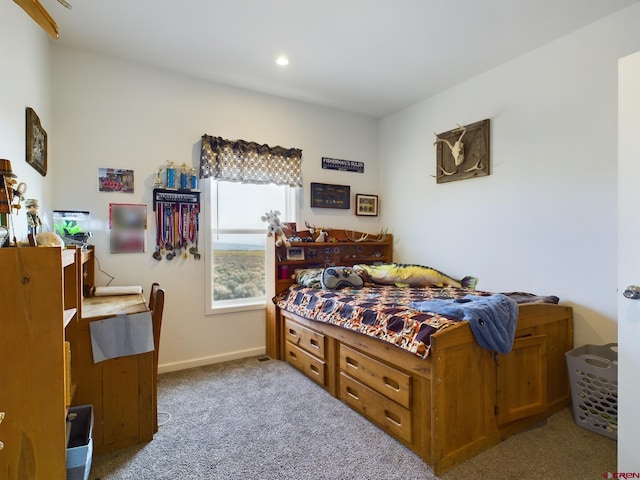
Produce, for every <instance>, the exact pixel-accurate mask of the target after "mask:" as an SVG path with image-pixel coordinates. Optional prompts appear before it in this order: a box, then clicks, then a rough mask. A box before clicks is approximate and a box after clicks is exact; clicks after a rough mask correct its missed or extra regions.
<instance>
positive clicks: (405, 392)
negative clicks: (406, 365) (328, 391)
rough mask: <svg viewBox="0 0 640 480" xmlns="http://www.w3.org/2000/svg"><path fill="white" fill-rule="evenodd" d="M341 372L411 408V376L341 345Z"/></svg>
mask: <svg viewBox="0 0 640 480" xmlns="http://www.w3.org/2000/svg"><path fill="white" fill-rule="evenodd" d="M340 370H342V371H343V372H346V373H347V374H348V375H349V376H351V377H353V378H355V379H356V380H359V381H360V382H362V383H364V384H365V385H367V386H369V387H371V388H372V389H374V390H375V391H377V392H378V393H381V394H382V395H384V396H385V397H387V398H390V399H391V400H393V401H394V402H396V403H399V404H400V405H402V406H403V407H405V408H411V377H410V376H409V375H407V374H405V373H402V372H400V371H398V370H396V369H395V368H392V367H389V366H388V365H386V364H384V363H381V362H379V361H378V360H374V359H373V358H371V357H369V356H367V355H365V354H363V353H360V352H358V351H357V350H353V349H352V348H349V347H346V346H344V345H340Z"/></svg>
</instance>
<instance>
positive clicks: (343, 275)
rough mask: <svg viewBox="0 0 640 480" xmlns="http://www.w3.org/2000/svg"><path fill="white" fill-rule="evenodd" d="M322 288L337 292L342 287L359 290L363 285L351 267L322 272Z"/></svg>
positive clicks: (328, 269)
mask: <svg viewBox="0 0 640 480" xmlns="http://www.w3.org/2000/svg"><path fill="white" fill-rule="evenodd" d="M320 283H321V284H322V288H325V289H328V290H337V289H339V288H344V287H353V288H361V287H362V285H364V282H363V281H362V277H360V275H358V274H357V273H356V272H355V271H354V270H353V268H351V267H329V268H325V269H324V270H323V271H322V276H321V277H320Z"/></svg>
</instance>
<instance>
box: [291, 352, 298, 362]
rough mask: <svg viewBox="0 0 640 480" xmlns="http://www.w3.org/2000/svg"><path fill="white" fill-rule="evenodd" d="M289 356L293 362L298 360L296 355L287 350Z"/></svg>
mask: <svg viewBox="0 0 640 480" xmlns="http://www.w3.org/2000/svg"><path fill="white" fill-rule="evenodd" d="M289 356H290V357H291V358H293V359H294V360H297V359H298V357H297V356H296V354H295V353H294V352H292V351H291V350H289Z"/></svg>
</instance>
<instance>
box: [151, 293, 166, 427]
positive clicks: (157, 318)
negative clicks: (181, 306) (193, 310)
mask: <svg viewBox="0 0 640 480" xmlns="http://www.w3.org/2000/svg"><path fill="white" fill-rule="evenodd" d="M164 295H165V291H164V288H160V285H159V284H158V283H154V284H153V285H152V286H151V294H150V295H149V310H150V311H151V322H152V325H153V347H154V349H153V391H152V394H153V398H152V402H153V409H152V411H153V412H154V415H155V431H156V432H157V431H158V354H159V352H160V329H161V328H162V312H163V310H164Z"/></svg>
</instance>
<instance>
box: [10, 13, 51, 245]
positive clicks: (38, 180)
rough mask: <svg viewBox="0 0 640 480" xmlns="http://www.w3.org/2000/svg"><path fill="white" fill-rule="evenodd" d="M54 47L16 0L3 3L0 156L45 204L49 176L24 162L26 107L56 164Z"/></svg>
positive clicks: (18, 225) (20, 225)
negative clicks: (42, 132)
mask: <svg viewBox="0 0 640 480" xmlns="http://www.w3.org/2000/svg"><path fill="white" fill-rule="evenodd" d="M50 57H51V46H50V41H49V37H48V36H47V34H46V33H45V32H44V31H43V30H42V29H41V28H40V27H39V26H38V25H36V23H35V22H34V21H33V20H31V17H29V16H28V15H27V14H26V13H25V12H24V11H23V10H22V9H21V8H20V7H19V6H18V5H16V4H15V3H13V2H0V72H1V73H0V74H1V75H2V80H0V85H1V87H0V158H4V159H8V160H10V161H11V165H12V168H13V172H14V173H15V174H16V175H17V178H16V180H17V181H18V182H24V183H25V184H26V185H27V192H26V197H27V198H36V199H38V201H39V204H40V206H41V207H42V208H43V209H46V208H47V207H48V205H50V204H51V192H52V190H51V185H52V182H51V176H47V177H43V176H42V175H40V174H39V173H38V172H37V171H36V170H34V169H33V167H31V165H29V164H28V163H26V160H25V158H26V156H25V142H26V140H25V138H26V137H25V115H26V107H31V108H33V109H34V110H35V111H36V113H37V114H38V117H39V118H40V122H41V124H42V127H43V128H44V129H45V131H46V132H47V134H48V135H49V140H50V151H49V159H48V163H49V165H50V166H51V167H52V168H54V167H55V165H56V164H57V161H56V158H55V154H54V153H53V152H52V150H53V145H54V144H55V137H53V138H52V134H54V133H55V131H54V126H53V115H52V103H51V65H50V63H51V58H50ZM24 212H25V210H24V208H23V209H22V211H20V212H17V213H16V214H15V215H13V217H12V219H13V224H14V226H15V236H16V237H17V238H18V239H19V240H25V239H26V236H27V219H26V214H25V213H24Z"/></svg>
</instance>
